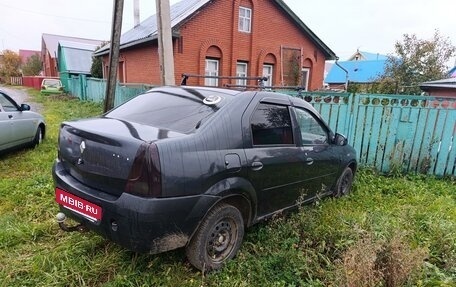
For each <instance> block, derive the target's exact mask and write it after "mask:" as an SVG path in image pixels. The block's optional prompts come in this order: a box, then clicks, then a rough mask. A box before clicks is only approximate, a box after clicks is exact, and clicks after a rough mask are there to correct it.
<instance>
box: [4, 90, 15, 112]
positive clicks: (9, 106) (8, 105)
mask: <svg viewBox="0 0 456 287" xmlns="http://www.w3.org/2000/svg"><path fill="white" fill-rule="evenodd" d="M0 107H2V108H3V109H2V110H3V111H5V112H14V111H17V107H16V105H15V104H14V103H12V102H11V101H10V100H9V99H8V98H6V97H5V96H4V95H3V94H1V93H0Z"/></svg>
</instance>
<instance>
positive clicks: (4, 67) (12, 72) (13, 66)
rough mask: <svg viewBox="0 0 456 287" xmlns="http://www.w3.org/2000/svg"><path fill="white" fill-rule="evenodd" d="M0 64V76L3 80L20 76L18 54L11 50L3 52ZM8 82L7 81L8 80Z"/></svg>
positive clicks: (19, 58)
mask: <svg viewBox="0 0 456 287" xmlns="http://www.w3.org/2000/svg"><path fill="white" fill-rule="evenodd" d="M2 56H3V57H2V63H1V65H0V75H2V76H4V77H5V78H7V79H8V78H9V77H16V76H20V75H21V73H20V72H19V68H20V67H21V57H20V56H19V54H18V53H16V52H14V51H11V50H3V52H2ZM8 81H9V80H8Z"/></svg>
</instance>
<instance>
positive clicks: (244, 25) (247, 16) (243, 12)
mask: <svg viewBox="0 0 456 287" xmlns="http://www.w3.org/2000/svg"><path fill="white" fill-rule="evenodd" d="M238 29H239V32H245V33H250V32H251V31H252V9H250V8H247V7H242V6H239V27H238Z"/></svg>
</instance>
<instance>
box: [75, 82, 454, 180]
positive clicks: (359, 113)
mask: <svg viewBox="0 0 456 287" xmlns="http://www.w3.org/2000/svg"><path fill="white" fill-rule="evenodd" d="M105 85H106V82H105V80H100V79H93V78H86V77H85V76H79V77H71V78H70V79H69V81H68V90H69V93H70V94H72V95H74V96H77V97H79V98H80V99H81V100H89V101H95V102H102V101H103V100H104V94H105V87H106V86H105ZM150 88H151V86H149V85H141V84H138V85H119V84H118V85H117V87H116V98H115V106H118V105H120V104H122V103H124V102H125V101H127V100H129V99H131V98H133V97H135V96H136V95H138V94H140V93H143V92H144V91H146V90H148V89H150ZM278 92H282V93H286V94H289V95H292V96H295V97H300V98H303V99H305V100H306V101H308V102H309V103H311V104H312V105H313V106H314V107H315V108H316V109H317V110H318V111H319V112H320V113H321V115H322V116H323V118H324V119H326V120H327V122H328V124H329V126H330V127H331V129H332V130H333V131H335V132H339V133H341V134H344V135H346V136H347V138H348V141H349V143H350V144H351V145H353V147H354V148H355V149H356V151H357V155H358V162H359V165H360V166H363V167H372V168H375V169H377V170H379V171H381V172H391V171H399V172H404V173H424V174H433V175H436V176H456V97H455V98H445V99H442V98H435V97H428V96H409V95H375V94H350V93H330V92H319V93H310V92H297V91H289V90H281V91H278Z"/></svg>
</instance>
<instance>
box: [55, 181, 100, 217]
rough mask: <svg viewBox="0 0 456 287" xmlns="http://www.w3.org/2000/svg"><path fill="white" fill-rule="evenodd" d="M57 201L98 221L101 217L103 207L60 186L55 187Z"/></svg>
mask: <svg viewBox="0 0 456 287" xmlns="http://www.w3.org/2000/svg"><path fill="white" fill-rule="evenodd" d="M55 201H57V203H58V204H61V205H63V206H64V207H65V208H67V209H69V210H72V211H74V212H76V213H78V214H80V215H82V216H84V217H86V218H87V219H89V220H92V221H98V220H100V219H101V212H102V209H101V207H100V206H98V205H96V204H93V203H91V202H88V201H87V200H84V199H82V198H80V197H78V196H76V195H73V194H71V193H69V192H66V191H64V190H62V189H60V188H56V189H55Z"/></svg>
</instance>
